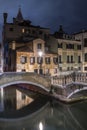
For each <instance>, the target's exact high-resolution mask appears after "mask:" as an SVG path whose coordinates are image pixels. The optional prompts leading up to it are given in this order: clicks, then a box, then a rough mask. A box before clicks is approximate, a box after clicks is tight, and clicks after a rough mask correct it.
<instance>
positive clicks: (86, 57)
mask: <svg viewBox="0 0 87 130" xmlns="http://www.w3.org/2000/svg"><path fill="white" fill-rule="evenodd" d="M85 62H87V53H85Z"/></svg>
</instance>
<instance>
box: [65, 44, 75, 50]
mask: <svg viewBox="0 0 87 130" xmlns="http://www.w3.org/2000/svg"><path fill="white" fill-rule="evenodd" d="M66 48H67V49H74V44H66Z"/></svg>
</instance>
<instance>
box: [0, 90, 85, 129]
mask: <svg viewBox="0 0 87 130" xmlns="http://www.w3.org/2000/svg"><path fill="white" fill-rule="evenodd" d="M9 89H10V88H9ZM12 91H13V90H12ZM3 92H4V90H3ZM16 92H18V96H19V95H20V93H22V94H25V91H24V90H23V91H22V90H21V89H16V90H15V93H16ZM4 94H5V92H4ZM9 94H11V96H9ZM9 94H8V96H7V97H12V96H13V93H11V91H10V93H9ZM25 96H27V97H26V99H27V98H28V97H29V98H30V101H31V102H30V104H29V106H28V105H27V104H26V103H27V101H26V100H25ZM25 96H24V97H22V95H21V99H22V98H23V100H25V104H26V107H24V104H23V103H24V102H23V103H22V105H20V106H23V108H20V109H19V106H18V110H17V111H18V113H17V116H18V114H19V113H20V112H19V111H21V110H22V111H21V112H22V113H20V114H21V115H22V116H23V114H24V113H26V115H27V116H24V118H15V119H11V120H10V119H9V120H1V121H0V130H4V129H5V130H87V123H86V120H87V116H86V115H87V101H84V102H79V103H75V104H70V105H65V104H62V103H60V102H57V101H52V102H51V103H50V102H48V104H46V101H45V99H44V98H43V97H41V96H40V97H38V95H37V94H33V93H28V92H26V95H25ZM13 97H14V98H13V99H15V96H13ZM19 97H20V96H19ZM13 99H11V102H12V103H11V104H13ZM19 99H20V98H19ZM36 99H38V100H36ZM15 101H17V98H16V99H15ZM20 101H21V100H20ZM44 101H45V102H44ZM19 103H20V102H19ZM43 103H44V107H43V108H41V109H38V106H41V104H43ZM33 104H34V105H33ZM12 106H13V105H12ZM15 106H16V107H17V103H16V105H15ZM31 110H35V111H36V112H35V113H34V114H29V113H28V112H29V111H30V113H31ZM38 110H39V111H38ZM10 112H11V110H10ZM20 114H19V115H20ZM3 115H4V114H3ZM0 116H1V115H0ZM22 116H21V117H22ZM15 124H16V125H15Z"/></svg>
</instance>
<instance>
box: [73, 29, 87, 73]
mask: <svg viewBox="0 0 87 130" xmlns="http://www.w3.org/2000/svg"><path fill="white" fill-rule="evenodd" d="M74 36H75V39H76V40H80V41H81V43H82V45H81V48H82V49H81V50H82V71H83V72H87V30H83V31H81V32H78V33H76V34H74Z"/></svg>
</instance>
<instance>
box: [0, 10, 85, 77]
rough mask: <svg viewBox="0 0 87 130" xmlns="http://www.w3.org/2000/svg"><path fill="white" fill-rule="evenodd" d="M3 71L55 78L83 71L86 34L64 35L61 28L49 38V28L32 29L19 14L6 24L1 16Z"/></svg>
mask: <svg viewBox="0 0 87 130" xmlns="http://www.w3.org/2000/svg"><path fill="white" fill-rule="evenodd" d="M3 16H4V24H3V33H2V34H3V59H4V61H3V71H18V72H20V71H26V72H36V73H41V74H48V75H55V74H56V73H58V71H60V72H65V71H68V72H69V71H70V72H71V71H74V70H78V71H83V72H84V71H87V43H86V42H87V39H86V37H87V33H86V32H85V33H80V34H75V35H68V34H67V33H65V32H64V31H63V28H62V26H60V28H59V30H58V31H57V32H55V33H54V34H53V35H51V34H50V29H49V28H43V27H40V26H34V25H32V24H31V21H30V20H25V19H24V18H23V16H22V13H21V8H19V10H18V14H17V16H16V17H15V18H13V22H12V23H8V22H7V16H8V14H7V13H4V14H3Z"/></svg>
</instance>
